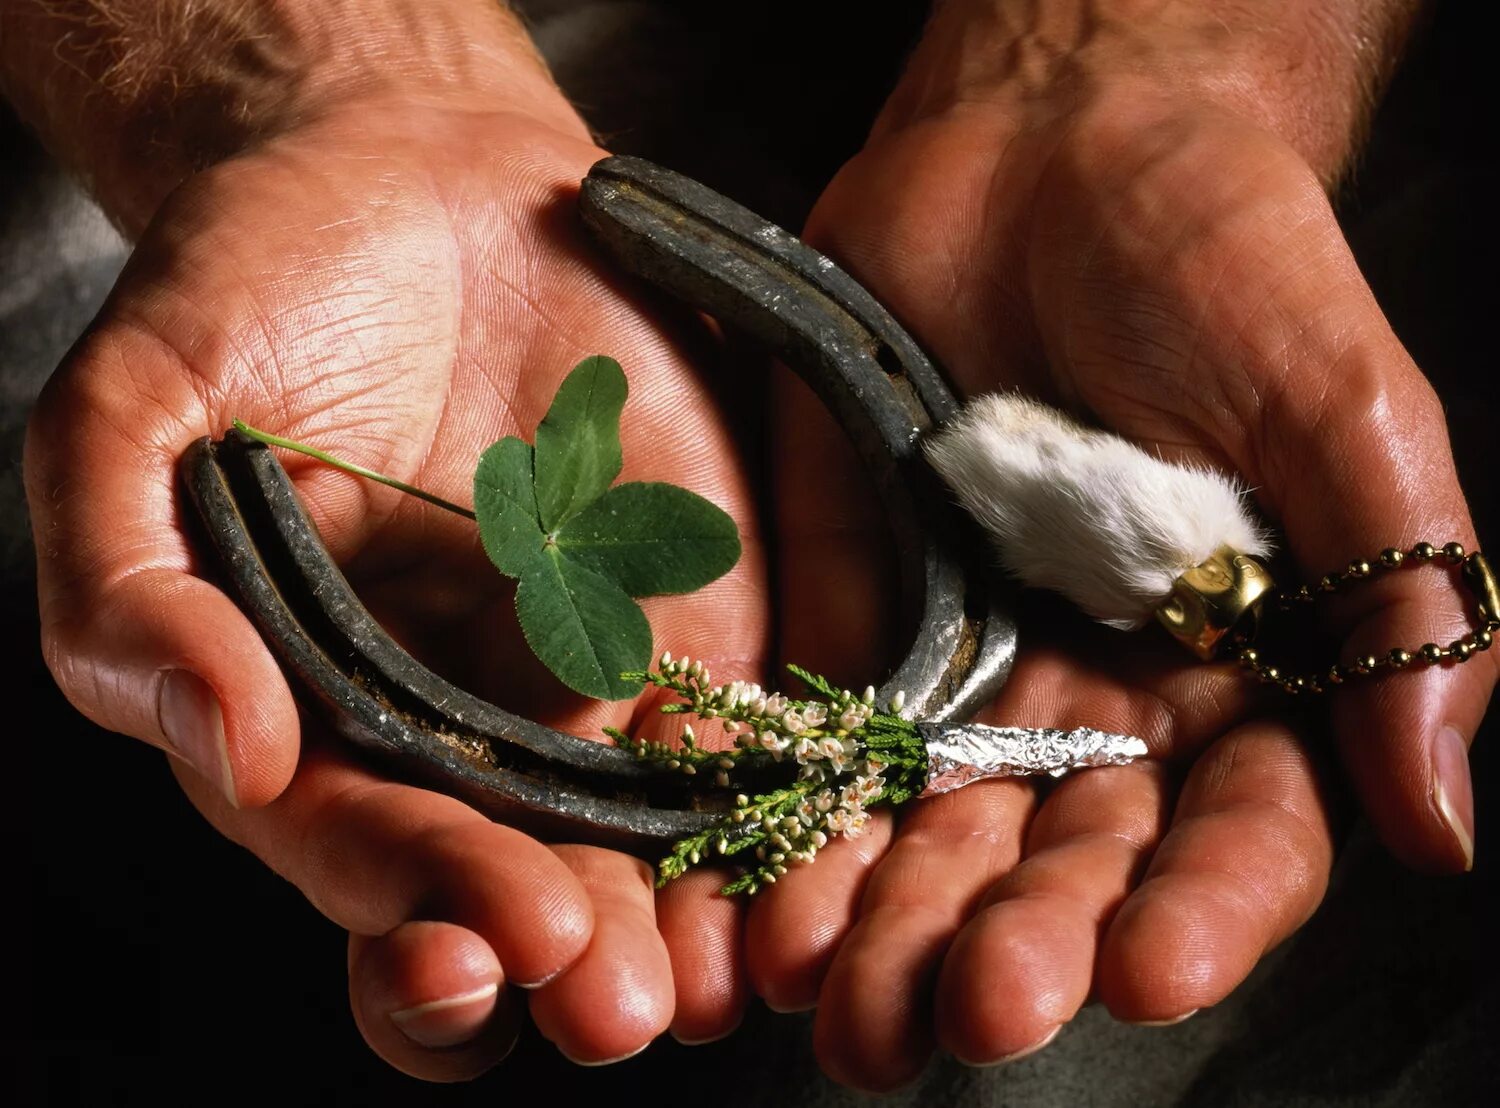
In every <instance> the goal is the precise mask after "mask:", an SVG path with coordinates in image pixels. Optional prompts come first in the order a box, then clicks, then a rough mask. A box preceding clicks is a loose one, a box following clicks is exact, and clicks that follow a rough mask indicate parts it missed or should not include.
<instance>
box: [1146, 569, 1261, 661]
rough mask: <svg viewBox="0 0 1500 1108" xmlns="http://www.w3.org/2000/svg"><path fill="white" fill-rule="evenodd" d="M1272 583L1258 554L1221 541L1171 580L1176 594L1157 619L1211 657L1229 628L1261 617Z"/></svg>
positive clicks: (1158, 611) (1196, 650)
mask: <svg viewBox="0 0 1500 1108" xmlns="http://www.w3.org/2000/svg"><path fill="white" fill-rule="evenodd" d="M1274 587H1275V582H1274V581H1272V580H1271V575H1270V573H1269V572H1267V570H1266V567H1265V566H1263V565H1261V563H1260V562H1259V561H1258V560H1257V559H1255V558H1253V557H1251V556H1250V555H1249V554H1241V553H1239V552H1238V551H1236V550H1233V549H1231V548H1230V547H1227V546H1221V547H1219V549H1218V550H1215V551H1214V552H1213V554H1212V556H1210V557H1209V559H1208V560H1207V561H1205V562H1202V563H1200V564H1198V565H1196V566H1194V567H1193V568H1192V569H1190V570H1188V571H1187V572H1186V573H1184V574H1183V575H1182V576H1181V577H1179V578H1177V580H1176V581H1175V582H1173V584H1172V595H1171V596H1169V597H1168V598H1167V599H1166V600H1165V601H1164V602H1163V603H1162V605H1161V607H1160V608H1158V609H1156V618H1157V619H1158V620H1160V621H1161V625H1162V626H1163V627H1165V628H1166V629H1167V630H1168V631H1170V632H1171V633H1172V637H1173V638H1175V639H1176V640H1177V641H1178V642H1180V643H1182V644H1183V645H1184V646H1186V647H1187V648H1188V649H1189V650H1191V651H1192V652H1193V653H1194V654H1196V655H1198V657H1200V658H1202V659H1204V660H1205V661H1207V660H1208V659H1210V658H1212V657H1213V656H1214V652H1215V651H1217V650H1218V648H1219V643H1220V641H1221V640H1222V639H1223V638H1224V636H1226V635H1227V634H1229V632H1230V631H1232V630H1234V629H1235V628H1236V627H1237V626H1239V625H1240V624H1241V623H1242V622H1245V621H1247V620H1248V621H1251V622H1253V621H1255V620H1257V619H1258V618H1259V617H1260V602H1261V600H1262V599H1263V598H1264V597H1265V595H1266V594H1267V593H1268V592H1270V591H1271V589H1272V588H1274Z"/></svg>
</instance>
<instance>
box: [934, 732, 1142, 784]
mask: <svg viewBox="0 0 1500 1108" xmlns="http://www.w3.org/2000/svg"><path fill="white" fill-rule="evenodd" d="M917 731H918V732H920V734H921V736H922V738H923V740H924V741H925V742H926V743H927V787H926V788H925V789H923V790H922V795H923V796H935V795H937V794H938V793H946V792H952V791H953V790H954V789H960V788H963V786H965V785H967V784H969V783H970V782H972V781H982V780H984V779H985V778H987V777H1030V776H1034V775H1037V774H1043V773H1045V774H1047V775H1048V776H1051V777H1061V776H1062V775H1063V774H1065V773H1067V772H1069V771H1070V770H1075V769H1084V768H1087V767H1090V766H1123V765H1125V764H1126V763H1128V762H1133V761H1135V760H1136V759H1137V758H1144V757H1145V756H1146V753H1147V751H1146V744H1145V743H1144V742H1142V741H1141V740H1140V739H1138V738H1135V737H1134V736H1133V735H1111V734H1110V733H1109V732H1108V731H1095V730H1094V729H1093V728H1092V727H1079V728H1077V729H1075V730H1073V731H1058V730H1053V729H1051V728H1039V727H986V726H985V725H984V724H982V723H919V724H917Z"/></svg>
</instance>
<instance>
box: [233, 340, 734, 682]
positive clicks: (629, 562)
mask: <svg viewBox="0 0 1500 1108" xmlns="http://www.w3.org/2000/svg"><path fill="white" fill-rule="evenodd" d="M626 393H627V386H626V382H625V373H624V371H623V370H621V369H620V363H619V362H617V361H615V360H614V359H613V358H606V357H604V356H603V355H595V356H594V357H591V358H585V359H584V360H583V361H581V362H579V363H578V365H576V366H574V367H573V370H572V372H570V373H569V374H568V376H567V378H566V379H565V380H564V381H563V383H562V385H561V386H559V387H558V390H557V394H556V395H555V396H554V397H553V398H552V406H551V407H550V408H549V409H548V410H547V415H546V416H545V417H544V418H543V420H542V422H541V424H540V425H539V426H538V427H537V429H536V445H535V446H532V445H531V444H529V443H526V442H524V441H522V440H521V439H518V438H516V437H515V436H507V437H506V438H503V439H501V440H499V441H498V442H496V443H494V444H492V445H491V446H490V448H489V449H488V450H486V451H485V452H484V453H483V454H482V455H481V456H480V459H479V464H478V466H477V467H475V470H474V511H472V512H470V511H469V510H468V509H466V508H462V507H460V506H459V505H457V504H453V503H450V502H449V501H447V500H444V499H443V498H442V497H439V496H434V495H433V494H432V493H429V492H425V491H423V490H422V489H418V488H415V487H413V486H411V485H408V484H406V483H405V482H403V481H398V480H396V479H395V478H393V477H387V476H384V475H383V474H379V473H375V472H373V471H372V470H368V469H365V468H364V467H362V466H357V465H354V464H352V463H350V462H345V461H342V460H341V459H339V458H336V457H334V456H333V455H331V454H328V453H327V452H325V451H323V450H319V449H317V448H315V447H311V446H308V445H306V444H304V443H299V442H293V441H292V440H290V439H284V438H281V437H280V436H278V435H273V434H270V433H269V432H266V431H259V430H257V429H255V428H254V427H251V426H249V425H248V424H246V423H244V422H242V421H241V420H235V421H234V425H235V427H236V428H238V429H239V430H240V431H242V432H243V433H245V434H246V435H249V436H250V437H251V438H254V439H258V440H260V441H261V442H264V443H266V444H268V445H271V446H280V447H285V448H286V449H289V450H296V451H298V452H300V453H302V454H307V455H309V456H311V457H314V458H317V459H319V460H320V461H323V462H326V463H327V464H328V465H332V466H336V467H338V468H339V469H343V470H345V471H347V472H349V473H354V474H357V475H358V476H361V477H366V478H369V479H370V480H372V481H379V482H380V483H381V484H385V485H389V486H391V487H392V488H396V489H400V490H401V491H402V492H405V493H409V494H410V495H412V496H417V497H420V498H421V499H423V500H425V501H427V502H428V503H429V504H435V505H437V506H438V507H440V508H444V509H446V510H447V511H450V512H455V513H457V514H458V515H462V516H467V517H468V518H470V519H473V520H476V521H477V522H478V524H479V540H480V542H481V544H482V545H483V546H484V552H485V553H486V554H488V555H489V558H490V561H492V562H493V563H494V564H495V568H496V569H498V570H499V571H500V572H501V573H503V574H505V575H506V576H507V577H514V578H516V579H517V581H518V584H517V586H516V617H517V619H519V620H520V623H521V631H522V633H523V634H524V635H525V636H526V642H527V643H528V644H529V645H530V646H531V649H532V651H533V652H534V653H535V654H536V656H537V657H538V658H540V659H541V661H542V663H543V664H544V665H546V667H547V668H548V669H550V670H551V671H552V672H553V673H554V674H556V675H557V677H558V680H560V681H562V683H563V684H565V685H567V686H568V687H569V688H570V689H573V690H574V691H575V692H580V693H583V694H584V695H585V696H592V697H597V698H598V699H600V700H625V699H629V698H630V697H633V696H635V695H636V694H637V693H638V692H640V686H641V682H640V679H639V677H638V676H637V677H636V678H635V679H633V680H627V679H626V678H625V677H624V676H622V675H623V674H625V673H627V672H634V673H637V674H639V673H640V672H642V671H644V670H645V669H646V668H647V666H648V665H649V664H650V662H651V654H652V651H651V625H650V624H649V623H648V622H647V621H646V614H645V613H644V612H642V611H641V609H640V605H638V604H637V603H636V602H635V601H634V600H633V599H631V598H632V597H640V596H662V595H666V594H669V593H685V592H692V591H693V590H695V589H700V588H702V587H703V586H704V585H706V584H708V583H709V582H710V581H713V580H716V579H718V578H719V577H722V576H723V575H724V574H725V573H727V572H729V570H730V568H731V567H733V565H734V564H735V562H737V561H739V558H740V536H739V531H738V530H737V529H736V528H735V525H734V520H732V519H730V518H729V516H728V515H726V514H725V513H724V512H723V511H722V510H721V509H719V508H718V507H716V506H715V505H713V504H712V503H710V502H709V501H707V500H705V499H703V497H701V496H699V495H697V494H696V493H692V492H689V491H688V490H687V489H681V488H678V487H677V486H676V485H668V484H663V483H660V482H654V481H634V482H628V483H626V484H623V485H614V487H613V488H611V485H613V483H614V480H615V478H616V477H618V476H619V475H620V468H621V466H622V465H623V464H624V458H623V455H622V453H621V450H620V413H621V412H622V411H623V410H624V408H625V397H626Z"/></svg>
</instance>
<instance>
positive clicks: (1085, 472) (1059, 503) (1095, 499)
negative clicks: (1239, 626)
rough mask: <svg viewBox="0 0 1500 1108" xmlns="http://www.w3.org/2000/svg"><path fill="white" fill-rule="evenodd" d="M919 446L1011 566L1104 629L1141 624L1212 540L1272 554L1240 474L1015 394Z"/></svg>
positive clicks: (990, 401) (974, 409) (979, 404)
mask: <svg viewBox="0 0 1500 1108" xmlns="http://www.w3.org/2000/svg"><path fill="white" fill-rule="evenodd" d="M926 450H927V458H928V461H930V462H931V463H932V465H933V467H934V468H935V469H936V470H937V471H938V472H939V473H940V474H942V476H943V479H944V480H945V481H947V482H948V484H949V486H950V487H951V488H952V489H953V491H954V492H955V493H957V494H958V499H959V502H960V503H962V504H963V506H964V507H965V508H967V509H968V510H969V513H970V514H971V515H973V516H974V518H975V519H977V520H978V521H979V522H980V523H982V524H983V525H984V526H985V527H986V528H987V529H988V530H989V531H990V533H991V535H992V536H993V538H994V540H995V545H996V546H997V547H998V549H999V552H1000V561H1001V564H1002V565H1004V566H1005V568H1006V569H1007V570H1009V571H1010V572H1011V573H1013V574H1014V575H1015V576H1016V577H1019V578H1020V579H1021V581H1022V582H1023V583H1025V584H1027V585H1030V586H1032V587H1034V588H1044V589H1054V590H1056V591H1057V592H1060V593H1062V594H1063V595H1064V596H1066V597H1067V598H1068V599H1070V600H1071V601H1073V603H1075V604H1077V605H1078V606H1079V607H1080V608H1082V609H1083V610H1084V611H1085V612H1088V613H1089V614H1090V615H1091V616H1094V617H1095V618H1096V619H1099V620H1102V621H1103V622H1105V623H1107V624H1109V625H1110V626H1111V627H1119V628H1123V629H1126V630H1129V629H1132V628H1136V627H1139V626H1141V625H1142V624H1143V623H1145V622H1146V621H1147V620H1149V619H1150V618H1151V616H1152V612H1153V611H1154V610H1155V609H1156V608H1157V606H1158V605H1160V604H1161V602H1162V601H1163V600H1165V599H1166V598H1167V596H1168V595H1169V594H1170V593H1171V591H1172V582H1173V581H1174V580H1176V578H1177V577H1178V576H1180V575H1181V574H1182V573H1183V572H1185V571H1186V570H1189V569H1191V568H1192V567H1193V566H1195V565H1197V564H1198V563H1200V562H1202V561H1204V560H1205V559H1207V558H1208V557H1209V555H1211V554H1212V553H1213V552H1214V551H1215V550H1217V549H1218V548H1219V547H1220V546H1225V545H1227V546H1231V547H1233V548H1234V549H1235V550H1238V551H1240V552H1241V553H1244V554H1255V555H1261V556H1263V555H1265V554H1267V553H1269V552H1270V544H1269V543H1268V541H1267V538H1266V535H1265V533H1264V531H1262V529H1261V528H1260V527H1259V526H1258V525H1257V523H1256V522H1255V520H1254V518H1253V517H1252V516H1251V515H1250V513H1249V511H1248V510H1247V500H1248V497H1247V495H1246V492H1245V490H1244V488H1243V487H1242V486H1241V485H1239V484H1238V483H1237V482H1236V481H1234V480H1232V479H1230V478H1228V477H1225V476H1224V475H1223V474H1220V473H1218V472H1215V471H1214V470H1210V469H1205V468H1197V467H1191V466H1184V465H1175V464H1173V463H1170V462H1164V461H1162V460H1161V459H1160V458H1156V457H1153V456H1152V455H1150V454H1148V453H1146V452H1145V451H1144V450H1142V449H1141V448H1140V447H1138V446H1135V445H1133V444H1132V443H1129V442H1126V441H1125V440H1124V439H1122V438H1120V437H1119V436H1117V435H1112V434H1109V433H1107V432H1104V431H1095V430H1091V429H1089V428H1086V427H1082V426H1080V425H1079V424H1077V423H1075V422H1073V421H1072V420H1071V419H1069V418H1068V417H1067V416H1066V415H1064V414H1063V413H1062V412H1059V411H1057V410H1056V409H1053V408H1049V407H1047V406H1046V405H1045V404H1038V403H1036V402H1035V401H1032V400H1027V399H1025V398H1023V397H1020V396H1014V395H1003V396H1002V395H992V396H981V397H979V398H978V399H976V400H974V401H973V402H971V403H970V404H968V405H967V406H966V407H965V408H964V410H963V411H962V412H961V413H960V414H959V415H958V417H957V418H956V419H954V420H953V421H952V422H951V423H950V424H949V425H948V426H947V427H945V428H944V429H943V430H941V431H939V432H938V433H937V434H936V435H935V436H933V437H932V438H931V439H930V440H929V441H928V443H927V446H926Z"/></svg>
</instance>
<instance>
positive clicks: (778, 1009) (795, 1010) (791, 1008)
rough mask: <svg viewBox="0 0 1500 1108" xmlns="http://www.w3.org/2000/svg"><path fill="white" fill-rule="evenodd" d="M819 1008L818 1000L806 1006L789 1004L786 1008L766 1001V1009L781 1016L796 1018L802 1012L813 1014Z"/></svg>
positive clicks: (810, 1001)
mask: <svg viewBox="0 0 1500 1108" xmlns="http://www.w3.org/2000/svg"><path fill="white" fill-rule="evenodd" d="M817 1006H818V1002H817V1001H816V1000H809V1001H807V1002H806V1003H805V1004H788V1005H786V1006H785V1007H783V1006H782V1005H780V1004H772V1003H771V1002H770V1001H769V1000H768V1001H766V1007H767V1008H769V1009H771V1011H773V1012H775V1013H776V1014H777V1015H779V1016H795V1015H798V1014H799V1013H801V1012H811V1011H812V1010H813V1009H814V1008H816V1007H817Z"/></svg>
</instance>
